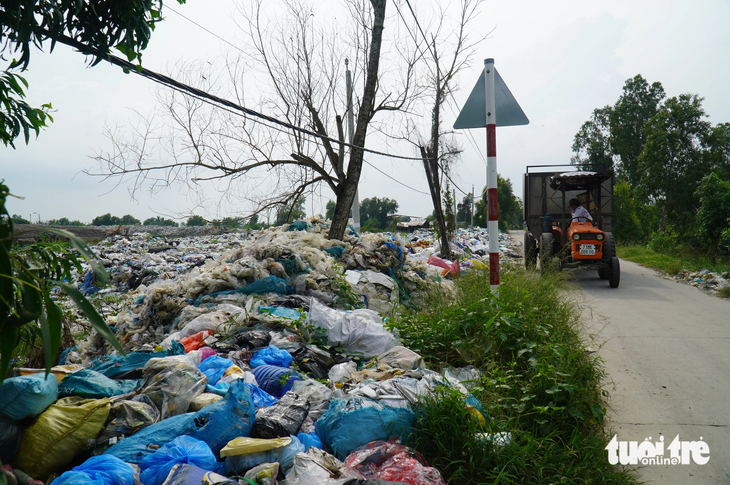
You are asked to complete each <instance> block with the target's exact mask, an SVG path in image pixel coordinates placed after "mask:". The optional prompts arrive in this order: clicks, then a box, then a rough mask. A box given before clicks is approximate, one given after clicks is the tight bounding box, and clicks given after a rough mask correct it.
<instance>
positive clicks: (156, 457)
mask: <svg viewBox="0 0 730 485" xmlns="http://www.w3.org/2000/svg"><path fill="white" fill-rule="evenodd" d="M183 463H185V464H192V465H196V466H199V467H200V468H203V469H204V470H212V469H214V468H215V466H216V459H215V455H213V452H212V451H211V449H210V447H209V446H208V445H207V444H206V443H205V442H203V441H200V440H196V439H195V438H191V437H189V436H180V437H179V438H175V439H174V440H172V441H171V442H169V443H167V444H165V445H164V446H163V447H162V448H160V449H159V450H157V451H155V452H154V453H153V454H151V455H148V456H146V457H145V458H144V459H143V460H142V463H141V465H140V469H141V470H142V473H141V474H140V476H139V479H140V481H141V482H142V483H144V485H162V483H163V482H164V481H165V479H166V478H167V475H168V474H169V473H170V470H172V467H173V466H175V465H177V464H183Z"/></svg>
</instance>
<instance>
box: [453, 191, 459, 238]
mask: <svg viewBox="0 0 730 485" xmlns="http://www.w3.org/2000/svg"><path fill="white" fill-rule="evenodd" d="M453 207H454V233H456V230H457V229H459V211H458V209H457V205H456V189H454V204H453Z"/></svg>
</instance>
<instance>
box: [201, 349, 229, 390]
mask: <svg viewBox="0 0 730 485" xmlns="http://www.w3.org/2000/svg"><path fill="white" fill-rule="evenodd" d="M232 365H233V362H231V361H230V360H228V359H224V358H223V357H218V356H217V355H213V356H211V357H208V358H207V359H205V360H204V361H203V362H202V363H201V364H200V365H199V366H198V370H200V372H202V373H203V374H205V377H207V378H208V384H212V385H215V384H217V383H218V381H219V380H220V378H221V377H223V374H225V372H226V371H227V370H228V368H229V367H231V366H232Z"/></svg>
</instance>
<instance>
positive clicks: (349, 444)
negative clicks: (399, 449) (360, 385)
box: [314, 397, 413, 460]
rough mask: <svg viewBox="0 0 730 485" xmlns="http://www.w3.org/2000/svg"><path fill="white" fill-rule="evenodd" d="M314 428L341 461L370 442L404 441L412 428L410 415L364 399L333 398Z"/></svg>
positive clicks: (407, 410) (411, 416) (411, 414)
mask: <svg viewBox="0 0 730 485" xmlns="http://www.w3.org/2000/svg"><path fill="white" fill-rule="evenodd" d="M314 427H315V430H316V431H317V435H318V436H319V437H320V438H322V442H323V443H324V444H326V445H327V447H328V448H329V449H330V451H331V452H332V454H333V455H335V456H336V457H337V458H339V459H340V460H344V459H345V458H346V457H347V455H349V454H350V453H351V452H353V451H354V450H355V449H357V448H359V447H361V446H363V445H366V444H368V443H370V442H371V441H376V440H382V441H387V440H388V439H389V438H391V437H393V436H399V437H400V438H401V439H402V441H406V440H407V438H408V436H409V435H410V433H411V431H412V428H413V412H412V411H411V410H410V409H407V408H394V407H390V406H386V405H385V404H382V403H379V402H376V401H372V400H370V399H367V398H361V397H355V398H347V399H335V400H333V401H332V402H331V403H330V407H329V409H327V411H325V413H324V414H323V415H322V417H320V418H319V419H318V420H317V421H316V422H315V423H314Z"/></svg>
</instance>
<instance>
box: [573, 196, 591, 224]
mask: <svg viewBox="0 0 730 485" xmlns="http://www.w3.org/2000/svg"><path fill="white" fill-rule="evenodd" d="M570 210H571V212H572V214H573V221H572V222H585V221H593V217H591V214H590V213H589V212H588V209H586V208H585V207H583V206H582V205H580V202H578V199H570Z"/></svg>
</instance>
